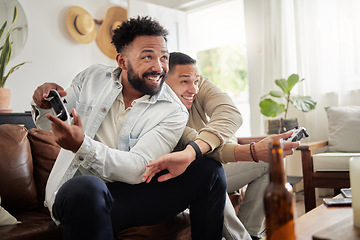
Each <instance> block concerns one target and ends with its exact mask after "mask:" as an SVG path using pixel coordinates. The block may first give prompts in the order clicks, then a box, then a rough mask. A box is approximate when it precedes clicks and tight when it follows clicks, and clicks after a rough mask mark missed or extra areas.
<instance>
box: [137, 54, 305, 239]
mask: <svg viewBox="0 0 360 240" xmlns="http://www.w3.org/2000/svg"><path fill="white" fill-rule="evenodd" d="M166 83H167V84H168V85H169V86H170V87H171V88H172V90H173V91H174V92H175V93H176V95H177V96H178V97H179V99H180V100H181V102H182V103H183V104H184V105H185V107H186V108H187V109H188V110H189V120H188V123H187V127H186V129H185V131H184V133H183V135H182V137H181V139H180V141H179V143H178V145H177V147H176V149H175V150H177V152H174V153H171V154H167V155H164V156H163V157H161V158H158V159H156V160H155V161H153V162H152V163H150V164H149V165H148V168H147V170H146V172H145V175H144V178H143V181H149V180H150V179H151V178H152V177H153V176H154V174H155V173H157V172H159V171H160V170H163V169H168V170H169V173H168V174H165V175H162V176H161V177H159V178H158V180H159V181H165V180H168V179H170V178H173V177H176V176H178V175H180V174H181V173H182V172H183V171H184V170H185V169H186V167H187V166H188V165H189V164H190V163H191V162H192V161H193V160H195V153H194V150H193V148H191V147H190V146H187V144H188V142H189V141H192V140H193V141H194V142H195V143H196V144H197V145H198V146H199V148H200V150H201V153H202V154H206V155H207V156H209V157H211V158H214V159H216V160H218V161H220V162H222V163H223V166H224V169H225V172H226V175H227V181H228V192H234V191H236V190H238V189H240V188H242V187H243V186H245V185H248V186H247V190H246V194H245V198H244V201H243V203H242V204H241V206H240V208H239V212H238V217H239V219H240V220H241V222H242V223H243V224H244V225H245V228H246V230H247V231H246V230H245V229H244V226H243V225H242V223H241V222H240V221H239V219H238V218H237V217H236V216H235V214H234V210H233V208H232V205H231V202H230V200H229V199H228V198H227V201H226V204H225V212H224V216H225V219H224V234H223V235H224V236H225V237H226V239H251V238H252V239H259V237H260V232H261V230H262V229H261V228H262V226H263V222H264V210H263V193H264V190H265V188H266V187H267V185H268V182H269V176H268V164H267V161H268V160H269V159H268V158H269V150H268V142H269V140H270V139H279V138H287V137H289V136H290V135H291V133H285V134H280V135H272V136H269V137H267V138H265V139H263V140H262V141H260V142H258V143H255V144H250V145H239V144H237V143H236V139H235V138H234V134H235V132H236V131H237V130H238V128H239V127H240V126H241V124H242V117H241V114H240V112H239V111H238V109H237V108H236V107H235V105H234V103H233V101H232V100H231V98H230V97H229V96H228V95H227V94H226V93H223V92H222V91H221V90H219V89H218V88H217V87H216V86H215V85H214V84H213V83H212V82H210V81H209V80H208V79H207V78H205V77H203V76H200V74H199V72H198V69H197V67H196V60H194V59H192V58H191V57H189V56H187V55H186V54H183V53H171V54H170V61H169V73H168V77H167V80H166ZM297 146H299V143H298V142H296V143H285V144H284V148H285V149H284V154H285V156H286V155H289V154H292V153H293V148H295V147H297ZM183 149H184V150H183ZM181 150H182V151H181ZM259 160H261V161H259ZM248 232H249V234H250V235H251V238H250V236H249V234H248Z"/></svg>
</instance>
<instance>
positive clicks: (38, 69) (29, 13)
mask: <svg viewBox="0 0 360 240" xmlns="http://www.w3.org/2000/svg"><path fill="white" fill-rule="evenodd" d="M19 2H20V4H21V5H22V7H23V9H24V11H25V14H26V17H27V21H28V38H27V42H26V44H25V47H24V49H23V50H22V51H21V52H20V53H19V54H18V55H17V56H15V57H14V58H13V59H12V60H11V61H10V63H9V65H8V66H13V65H16V64H17V63H20V62H23V61H31V63H27V64H25V65H23V66H22V67H20V68H19V69H18V70H17V71H16V72H14V73H13V74H11V75H10V77H9V79H8V81H7V82H6V85H5V87H6V88H10V89H11V92H12V97H11V103H10V108H11V109H13V112H24V111H28V110H30V104H29V103H30V101H31V98H32V94H33V92H34V90H35V88H36V87H37V86H39V85H41V84H42V83H44V82H56V83H58V84H60V85H62V86H63V87H67V86H69V84H70V82H71V80H72V79H73V77H74V76H75V75H76V74H77V73H79V72H80V71H81V70H83V69H85V68H86V67H88V66H90V65H91V64H95V63H101V64H105V65H113V66H115V65H116V62H115V60H113V59H110V58H108V57H107V56H105V55H104V54H103V53H102V52H101V51H100V50H99V48H98V47H97V45H96V42H95V41H94V42H92V43H90V44H80V43H77V42H76V41H75V40H73V39H72V37H71V36H70V34H69V33H68V32H67V29H66V26H65V14H66V10H67V9H68V7H70V6H73V5H77V6H80V7H82V8H84V9H85V10H86V11H88V12H89V13H90V14H91V15H92V16H93V17H94V18H95V19H102V18H103V17H104V16H105V13H106V10H107V9H108V8H109V7H110V6H112V5H113V4H112V3H111V2H110V1H108V0H101V1H100V0H76V1H75V0H61V1H47V0H31V1H28V0H19Z"/></svg>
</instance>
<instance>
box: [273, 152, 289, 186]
mask: <svg viewBox="0 0 360 240" xmlns="http://www.w3.org/2000/svg"><path fill="white" fill-rule="evenodd" d="M270 182H273V183H278V184H282V185H284V186H285V183H286V180H285V170H284V158H283V149H282V148H281V147H279V146H276V147H274V148H273V149H271V158H270Z"/></svg>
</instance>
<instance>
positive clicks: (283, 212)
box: [264, 140, 295, 240]
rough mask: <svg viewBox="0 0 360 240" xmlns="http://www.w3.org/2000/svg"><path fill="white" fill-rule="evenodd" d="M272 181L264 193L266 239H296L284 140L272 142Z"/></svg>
mask: <svg viewBox="0 0 360 240" xmlns="http://www.w3.org/2000/svg"><path fill="white" fill-rule="evenodd" d="M270 155H271V156H270V162H269V164H270V183H269V186H268V187H267V188H266V190H265V193H264V204H265V221H266V239H267V240H290V239H292V240H293V239H295V230H294V206H293V196H292V193H290V192H289V191H288V189H287V188H286V186H285V184H286V181H285V171H284V162H283V143H282V140H275V141H272V142H271V143H270Z"/></svg>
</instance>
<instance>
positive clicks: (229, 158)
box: [222, 143, 237, 162]
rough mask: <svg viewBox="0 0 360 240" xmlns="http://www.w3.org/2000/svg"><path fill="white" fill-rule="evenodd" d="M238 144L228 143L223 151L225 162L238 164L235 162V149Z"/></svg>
mask: <svg viewBox="0 0 360 240" xmlns="http://www.w3.org/2000/svg"><path fill="white" fill-rule="evenodd" d="M236 145H237V144H236V143H227V144H225V145H224V147H223V149H222V161H223V162H236V160H235V147H236Z"/></svg>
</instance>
